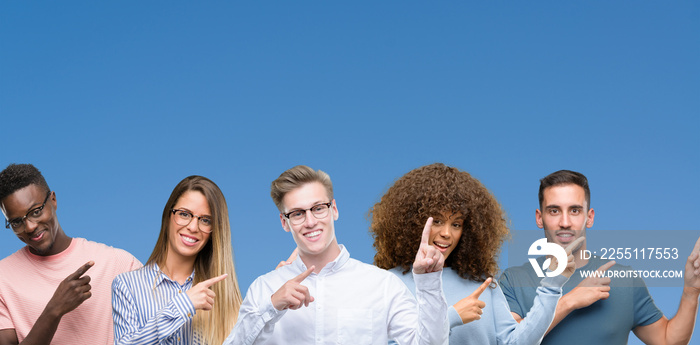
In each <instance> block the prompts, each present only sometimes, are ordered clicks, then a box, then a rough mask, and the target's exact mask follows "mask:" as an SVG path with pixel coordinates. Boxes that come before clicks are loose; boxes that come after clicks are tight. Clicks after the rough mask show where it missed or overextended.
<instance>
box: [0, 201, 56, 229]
mask: <svg viewBox="0 0 700 345" xmlns="http://www.w3.org/2000/svg"><path fill="white" fill-rule="evenodd" d="M50 196H51V191H49V192H48V193H46V198H44V203H43V204H41V206H39V207H35V208H33V209H31V210H29V212H27V214H26V215H24V217H17V218H13V219H10V220H7V219H5V227H6V228H8V229H10V228H11V229H12V231H14V232H20V231H22V229H23V228H24V224H25V222H26V220H27V219H29V220H31V221H32V222H33V223H36V222H37V221H38V220H39V218H41V216H42V215H43V214H44V207H45V206H46V202H47V201H49V197H50Z"/></svg>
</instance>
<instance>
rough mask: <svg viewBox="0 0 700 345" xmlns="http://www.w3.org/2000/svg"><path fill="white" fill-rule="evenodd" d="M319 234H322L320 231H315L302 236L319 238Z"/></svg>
mask: <svg viewBox="0 0 700 345" xmlns="http://www.w3.org/2000/svg"><path fill="white" fill-rule="evenodd" d="M321 232H322V231H321V230H316V231H312V232H307V233H305V234H304V237H316V236H320V235H321Z"/></svg>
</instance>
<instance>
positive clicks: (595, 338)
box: [500, 256, 663, 345]
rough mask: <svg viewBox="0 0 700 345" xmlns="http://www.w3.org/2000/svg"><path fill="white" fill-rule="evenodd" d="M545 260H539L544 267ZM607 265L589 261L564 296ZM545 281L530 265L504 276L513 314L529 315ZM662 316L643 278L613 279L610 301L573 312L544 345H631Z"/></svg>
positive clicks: (578, 272)
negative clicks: (638, 331)
mask: <svg viewBox="0 0 700 345" xmlns="http://www.w3.org/2000/svg"><path fill="white" fill-rule="evenodd" d="M544 259H545V258H544V257H540V258H538V259H537V261H538V263H539V265H540V267H541V265H542V264H543V263H544ZM606 262H608V261H607V260H601V259H600V258H599V257H596V256H594V257H592V258H591V259H589V260H588V264H586V265H585V266H583V267H581V268H579V269H577V270H576V272H575V273H574V275H573V276H571V278H570V279H569V281H568V282H567V283H566V284H565V285H564V289H563V293H564V294H567V293H568V292H570V291H571V290H572V289H574V288H575V287H576V286H577V285H578V284H579V283H580V282H581V281H582V280H583V279H584V278H583V277H582V275H581V274H580V272H581V271H595V270H596V269H598V268H599V267H600V266H602V265H603V264H605V263H606ZM629 269H631V268H630V267H629V266H623V265H619V264H615V265H614V266H612V267H611V268H610V269H609V270H608V271H615V270H629ZM541 279H542V278H539V277H537V275H536V274H535V271H534V270H533V268H532V266H531V265H530V263H525V264H524V265H522V266H517V267H510V268H508V269H506V270H505V272H503V275H502V276H501V279H500V284H501V289H502V290H503V294H504V295H505V296H506V300H507V301H508V304H509V306H510V310H511V311H513V312H514V313H516V314H518V315H520V316H521V317H524V316H525V315H527V312H528V311H529V310H530V308H532V305H533V301H534V300H535V289H536V288H537V286H539V283H540V280H541ZM662 316H663V313H662V312H661V310H659V308H658V307H657V306H656V304H654V300H653V299H652V298H651V296H650V295H649V290H648V289H647V287H646V284H644V281H643V280H642V279H641V278H612V280H611V282H610V297H609V298H608V299H605V300H599V301H597V302H595V303H593V304H591V305H590V306H588V307H586V308H581V309H577V310H574V311H573V312H571V313H570V314H569V315H568V316H566V318H564V320H562V321H561V322H560V323H559V324H558V325H557V326H556V327H554V329H552V331H551V332H549V334H547V335H546V336H545V337H544V340H543V341H542V344H543V345H546V344H569V345H574V344H585V345H589V344H606V345H607V344H610V345H615V344H627V339H628V337H629V332H630V331H631V330H632V329H634V328H635V327H637V326H646V325H649V324H652V323H654V322H656V321H658V320H659V319H660V318H661V317H662Z"/></svg>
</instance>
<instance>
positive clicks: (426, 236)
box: [420, 217, 433, 245]
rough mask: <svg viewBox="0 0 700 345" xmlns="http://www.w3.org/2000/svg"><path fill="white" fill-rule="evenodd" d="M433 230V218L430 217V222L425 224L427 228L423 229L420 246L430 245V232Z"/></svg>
mask: <svg viewBox="0 0 700 345" xmlns="http://www.w3.org/2000/svg"><path fill="white" fill-rule="evenodd" d="M432 228H433V217H428V221H427V222H425V227H424V228H423V235H422V236H421V238H420V244H426V245H427V244H428V241H429V240H430V230H431V229H432Z"/></svg>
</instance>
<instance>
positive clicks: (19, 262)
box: [0, 247, 32, 278]
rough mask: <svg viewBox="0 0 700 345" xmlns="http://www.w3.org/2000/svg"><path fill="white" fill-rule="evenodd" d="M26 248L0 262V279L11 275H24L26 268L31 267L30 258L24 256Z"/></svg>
mask: <svg viewBox="0 0 700 345" xmlns="http://www.w3.org/2000/svg"><path fill="white" fill-rule="evenodd" d="M25 250H27V249H26V247H22V248H21V249H19V250H18V251H16V252H14V253H12V254H10V255H9V256H7V257H6V258H4V259H2V260H0V277H4V278H7V277H11V276H12V275H13V273H15V274H16V273H25V272H24V270H25V269H26V268H30V266H32V265H31V264H30V261H31V257H30V256H28V255H25V253H24V251H25Z"/></svg>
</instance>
